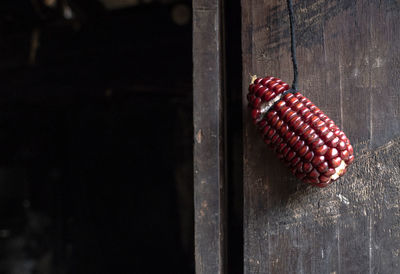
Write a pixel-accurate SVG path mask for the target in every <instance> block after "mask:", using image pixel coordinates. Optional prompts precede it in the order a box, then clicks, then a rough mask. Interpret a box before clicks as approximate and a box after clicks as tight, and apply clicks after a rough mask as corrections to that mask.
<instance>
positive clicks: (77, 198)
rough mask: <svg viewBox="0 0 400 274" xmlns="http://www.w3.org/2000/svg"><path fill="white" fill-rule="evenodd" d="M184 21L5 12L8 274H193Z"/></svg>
mask: <svg viewBox="0 0 400 274" xmlns="http://www.w3.org/2000/svg"><path fill="white" fill-rule="evenodd" d="M118 3H119V4H118ZM123 3H125V4H123ZM190 17H191V1H175V0H169V1H167V0H164V1H162V0H157V1H156V0H153V1H151V0H148V1H144V0H143V1H140V0H137V1H112V0H109V1H105V0H104V1H96V0H85V1H84V0H58V1H57V0H53V1H52V0H31V1H29V0H25V1H23V0H21V1H14V0H4V1H1V3H0V35H1V41H0V77H1V81H0V127H1V130H0V140H1V141H0V152H1V153H0V273H7V274H8V273H23V274H25V273H27V274H28V273H43V274H45V273H74V274H75V273H82V274H83V273H84V274H90V273H96V274H101V273H192V272H193V271H194V262H193V260H194V256H193V181H192V139H193V138H192V134H193V133H192V61H191V59H192V56H191V39H192V38H191V37H192V36H191V34H192V33H191V31H192V30H191V18H190Z"/></svg>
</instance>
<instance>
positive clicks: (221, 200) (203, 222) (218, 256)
mask: <svg viewBox="0 0 400 274" xmlns="http://www.w3.org/2000/svg"><path fill="white" fill-rule="evenodd" d="M222 4H223V1H221V0H219V1H211V0H202V1H193V85H194V86H193V123H194V139H195V142H194V203H195V205H194V206H195V259H196V273H225V272H226V271H225V269H226V260H227V258H226V240H225V238H226V235H225V234H226V205H225V204H226V198H225V196H226V185H225V184H226V182H225V181H226V179H225V178H226V175H225V173H226V168H225V145H226V142H225V117H224V116H225V108H224V101H225V99H224V97H225V96H224V69H223V68H224V46H223V15H222V11H223V5H222Z"/></svg>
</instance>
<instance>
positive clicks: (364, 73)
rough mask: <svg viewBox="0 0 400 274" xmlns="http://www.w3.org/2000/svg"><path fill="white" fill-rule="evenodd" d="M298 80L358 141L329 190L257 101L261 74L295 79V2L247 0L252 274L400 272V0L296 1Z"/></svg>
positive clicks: (247, 200)
mask: <svg viewBox="0 0 400 274" xmlns="http://www.w3.org/2000/svg"><path fill="white" fill-rule="evenodd" d="M294 11H295V17H296V34H297V40H298V41H297V42H298V46H297V58H298V63H299V73H300V74H299V90H300V91H301V92H302V93H303V94H304V95H306V96H307V97H309V98H310V99H311V100H312V101H313V102H314V103H315V104H316V105H317V106H319V107H320V108H321V109H322V110H324V112H325V113H327V114H328V115H329V116H330V117H331V118H332V119H333V120H335V122H336V123H337V124H338V125H340V127H341V128H342V129H343V130H344V131H345V133H346V135H347V136H348V137H349V138H350V140H351V141H352V143H353V145H354V147H355V154H356V160H355V162H354V164H353V166H352V167H351V168H350V169H349V172H348V174H347V175H346V176H345V177H344V178H342V179H340V180H338V181H337V182H336V183H334V184H333V185H332V186H330V187H328V188H325V189H316V188H313V187H309V186H306V185H305V184H302V183H301V182H299V181H298V180H297V179H295V178H294V177H293V176H292V175H291V174H290V172H289V170H288V169H287V168H286V167H284V166H283V165H282V164H281V163H280V162H279V161H278V160H277V159H276V157H275V155H274V154H273V153H272V152H271V151H270V150H269V149H268V148H267V147H266V146H265V145H264V144H263V142H262V140H261V138H260V136H259V135H258V132H256V130H255V128H254V126H253V124H252V122H251V119H250V117H249V113H248V110H247V102H246V94H247V87H248V82H246V79H249V75H250V74H257V75H260V76H263V75H272V76H276V77H280V78H281V79H282V80H284V81H286V82H288V83H291V81H292V69H291V63H290V40H289V38H290V37H289V22H288V19H289V18H288V15H287V9H286V1H278V0H265V1H258V0H257V1H256V0H253V1H246V0H242V50H243V79H244V81H243V108H244V137H243V138H244V139H243V142H244V156H243V157H244V218H243V220H244V242H245V243H244V265H245V266H244V269H245V272H246V273H396V272H398V268H399V267H400V260H399V254H400V248H399V246H400V211H399V202H400V201H399V200H400V179H399V175H400V168H399V167H400V153H399V152H400V139H399V137H400V122H399V118H400V111H399V109H400V92H399V89H400V77H399V76H400V73H399V72H400V65H399V64H400V59H399V56H400V25H399V24H398V22H399V20H400V3H399V2H398V1H378V0H374V1H350V0H346V1H338V0H333V1H328V0H320V1H316V0H305V1H294Z"/></svg>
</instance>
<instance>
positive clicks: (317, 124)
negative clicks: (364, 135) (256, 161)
mask: <svg viewBox="0 0 400 274" xmlns="http://www.w3.org/2000/svg"><path fill="white" fill-rule="evenodd" d="M247 99H248V101H249V106H250V108H251V116H252V118H253V121H254V123H255V124H256V126H257V128H258V129H259V130H260V132H261V134H262V137H263V139H264V142H265V143H266V144H268V145H270V146H271V147H272V148H273V150H274V151H275V152H276V153H277V155H278V158H280V159H282V160H283V161H284V162H285V164H286V165H287V166H289V167H290V168H291V170H292V172H293V174H294V175H296V177H298V178H299V179H302V180H303V181H305V182H306V183H309V184H312V185H315V186H319V187H325V186H328V185H329V184H330V183H331V182H332V181H334V180H336V179H337V178H339V177H340V176H342V175H344V174H345V173H346V168H347V167H348V165H350V164H351V163H352V162H353V160H354V155H353V147H352V146H351V144H350V141H349V139H348V138H347V137H346V135H345V134H344V133H343V131H341V130H340V129H339V128H338V127H337V126H336V125H335V123H334V122H333V121H332V120H331V119H329V117H328V116H326V115H325V114H324V113H323V112H322V111H321V110H320V109H319V108H317V107H316V106H315V105H314V104H313V103H311V101H310V100H308V99H307V98H306V97H304V96H303V95H301V94H300V93H299V92H295V91H294V90H292V89H290V87H289V85H288V84H287V83H285V82H283V81H282V80H280V79H278V78H275V77H265V78H256V77H253V79H252V83H251V84H250V86H249V94H248V95H247Z"/></svg>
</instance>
